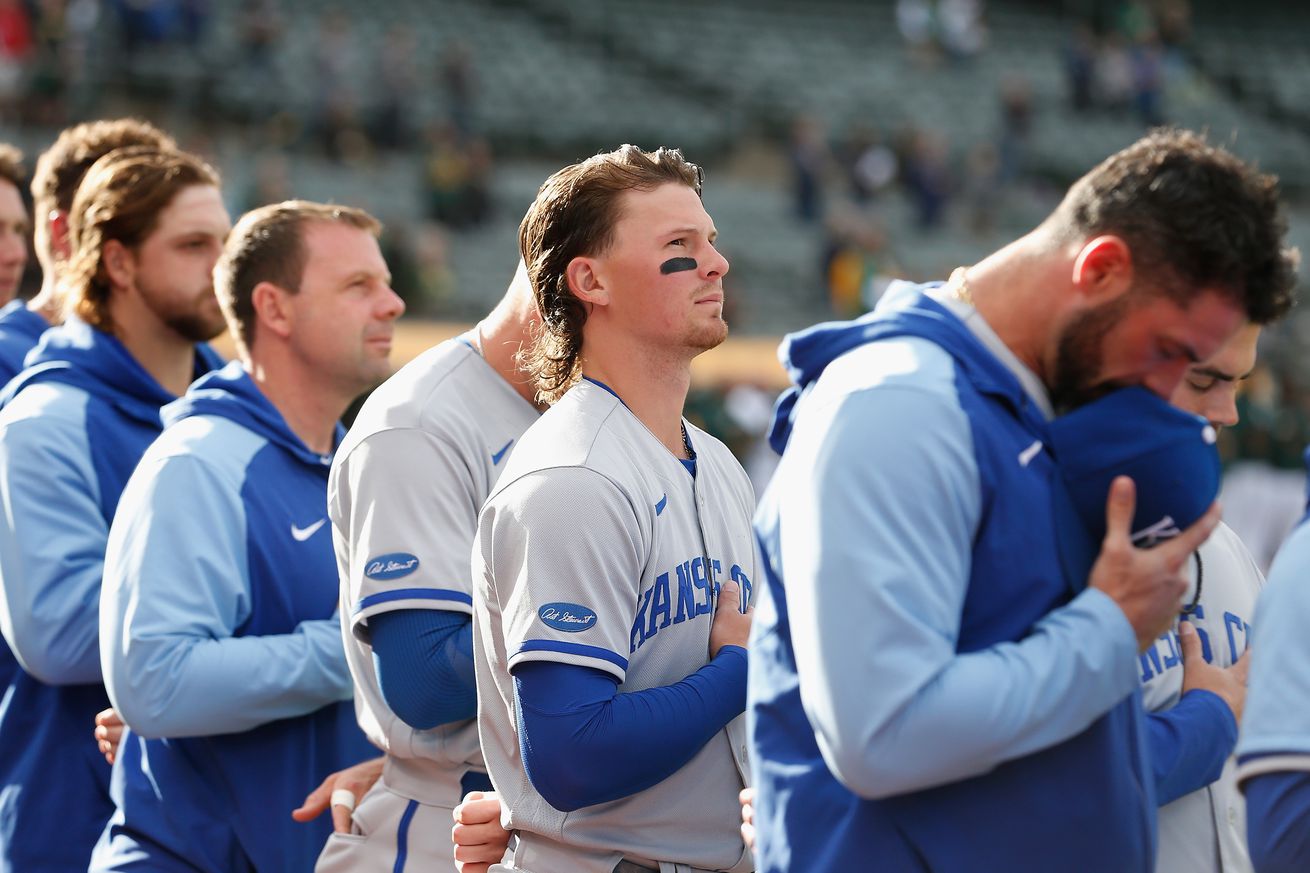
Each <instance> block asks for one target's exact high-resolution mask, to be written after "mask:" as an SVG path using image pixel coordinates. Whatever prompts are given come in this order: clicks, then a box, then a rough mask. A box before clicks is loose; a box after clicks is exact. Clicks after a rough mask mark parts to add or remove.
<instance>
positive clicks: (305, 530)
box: [291, 518, 327, 543]
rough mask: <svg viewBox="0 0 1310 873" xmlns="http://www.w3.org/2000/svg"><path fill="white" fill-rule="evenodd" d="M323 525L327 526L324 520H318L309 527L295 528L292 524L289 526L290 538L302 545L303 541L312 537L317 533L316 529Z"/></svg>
mask: <svg viewBox="0 0 1310 873" xmlns="http://www.w3.org/2000/svg"><path fill="white" fill-rule="evenodd" d="M325 524H327V519H326V518H320V519H319V520H318V521H316V522H314V523H313V524H311V525H310V526H309V527H296V526H295V525H294V524H293V525H291V538H292V539H294V540H295V541H296V542H298V543H303V542H304V541H305V540H307V539H309V538H310V537H312V536H313V535H314V534H315V533H316V532H317V531H318V529H319V528H320V527H322V526H323V525H325Z"/></svg>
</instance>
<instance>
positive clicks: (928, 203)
mask: <svg viewBox="0 0 1310 873" xmlns="http://www.w3.org/2000/svg"><path fill="white" fill-rule="evenodd" d="M948 159H949V153H948V149H947V144H946V141H945V140H944V139H943V137H942V135H941V134H939V133H933V132H929V131H926V130H919V131H915V132H913V133H912V134H911V135H910V140H909V152H908V154H907V156H906V159H905V172H904V174H903V176H902V178H903V179H904V180H905V185H906V187H907V188H908V189H909V191H910V196H911V197H912V198H913V200H914V208H915V216H916V218H917V221H918V225H919V229H920V230H924V231H931V230H936V229H937V228H939V227H941V225H942V222H943V221H944V220H945V217H946V206H947V203H948V202H949V200H950V197H951V189H952V187H953V180H952V178H951V170H950V165H949V163H948Z"/></svg>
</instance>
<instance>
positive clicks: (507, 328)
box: [474, 297, 537, 406]
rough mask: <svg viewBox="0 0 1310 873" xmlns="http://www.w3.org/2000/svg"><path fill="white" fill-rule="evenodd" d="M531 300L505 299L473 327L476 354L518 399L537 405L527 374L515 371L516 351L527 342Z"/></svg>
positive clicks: (517, 366) (533, 388)
mask: <svg viewBox="0 0 1310 873" xmlns="http://www.w3.org/2000/svg"><path fill="white" fill-rule="evenodd" d="M533 312H534V310H533V308H532V303H531V300H530V299H529V300H523V299H515V298H512V297H507V298H506V299H504V300H502V301H501V302H500V303H499V304H497V306H496V308H495V309H493V310H492V311H491V312H490V313H489V314H488V315H487V317H486V318H484V319H482V321H480V322H478V323H477V325H476V326H475V327H474V336H476V337H477V345H478V351H479V352H481V353H482V357H483V359H484V360H485V361H486V362H487V363H488V364H489V365H491V369H493V370H495V371H496V372H497V373H498V374H499V375H500V377H501V378H502V379H504V380H505V381H506V382H508V383H509V385H510V387H512V388H513V389H514V390H515V391H517V392H518V394H519V396H520V397H522V398H523V399H524V400H526V401H527V402H528V403H531V404H532V405H533V406H536V405H537V396H536V395H537V389H536V385H535V384H534V382H533V380H532V376H531V374H529V373H525V372H523V370H521V369H519V361H518V354H519V349H521V348H523V346H524V345H525V344H527V343H529V342H531V332H532V325H533Z"/></svg>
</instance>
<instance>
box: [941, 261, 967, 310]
mask: <svg viewBox="0 0 1310 873" xmlns="http://www.w3.org/2000/svg"><path fill="white" fill-rule="evenodd" d="M968 270H969V268H968V267H956V268H955V269H954V270H952V271H951V278H949V279H947V280H946V290H947V291H949V292H950V294H951V296H952V297H954V298H955V299H956V300H958V301H960V302H961V303H963V304H965V305H966V306H973V293H972V292H971V291H970V290H969V276H968Z"/></svg>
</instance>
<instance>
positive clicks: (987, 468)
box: [750, 131, 1295, 873]
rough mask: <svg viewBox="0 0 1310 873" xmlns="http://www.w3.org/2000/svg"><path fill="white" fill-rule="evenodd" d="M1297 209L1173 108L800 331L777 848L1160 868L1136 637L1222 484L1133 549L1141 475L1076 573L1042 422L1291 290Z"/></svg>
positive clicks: (781, 645) (1162, 384) (771, 691)
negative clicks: (1008, 215) (1038, 197)
mask: <svg viewBox="0 0 1310 873" xmlns="http://www.w3.org/2000/svg"><path fill="white" fill-rule="evenodd" d="M1239 227H1240V228H1241V232H1240V233H1239V232H1238V231H1237V228H1239ZM1284 231H1285V224H1284V223H1283V222H1282V220H1281V218H1280V216H1279V204H1278V198H1277V191H1276V185H1275V182H1274V180H1273V179H1272V178H1270V177H1266V176H1262V175H1260V174H1257V173H1256V172H1254V171H1253V170H1252V169H1251V168H1249V167H1247V166H1245V165H1243V164H1242V163H1241V162H1240V161H1238V160H1237V159H1236V158H1235V157H1233V156H1231V155H1230V154H1228V153H1226V152H1224V151H1223V150H1221V149H1218V148H1215V147H1213V146H1210V145H1209V144H1208V143H1206V142H1205V141H1204V139H1203V138H1202V137H1200V136H1197V135H1195V134H1192V133H1188V132H1183V131H1156V132H1153V133H1152V134H1150V135H1148V136H1147V137H1145V138H1143V139H1142V140H1140V141H1138V142H1137V143H1135V144H1133V145H1132V146H1129V147H1128V148H1127V149H1125V150H1123V151H1121V152H1119V153H1118V154H1116V155H1113V156H1111V157H1110V158H1109V159H1107V160H1106V161H1105V162H1103V163H1102V164H1101V165H1100V166H1098V167H1096V168H1095V169H1093V170H1092V171H1091V172H1090V173H1088V174H1087V175H1086V176H1084V177H1083V178H1082V179H1081V180H1079V181H1078V182H1076V183H1075V184H1074V185H1073V187H1072V188H1071V189H1070V191H1069V193H1068V194H1067V195H1066V197H1065V199H1064V201H1063V202H1062V203H1061V205H1060V206H1059V207H1057V209H1056V210H1055V211H1054V212H1053V213H1052V215H1051V216H1050V217H1049V218H1048V219H1047V220H1046V221H1044V222H1043V223H1042V224H1041V225H1040V226H1039V227H1038V228H1036V229H1035V230H1034V231H1032V232H1031V233H1029V234H1028V235H1026V236H1024V237H1022V238H1021V239H1019V240H1017V241H1015V242H1014V243H1012V244H1010V245H1008V246H1006V247H1005V248H1003V249H1001V250H1000V251H998V252H996V253H994V254H993V255H991V256H989V257H988V258H986V259H984V260H983V261H982V262H981V263H979V264H977V265H975V266H974V267H971V268H969V269H967V270H964V269H962V270H960V271H957V273H956V275H955V276H954V277H953V279H952V281H951V282H949V283H946V284H932V285H927V286H914V285H910V284H908V283H902V284H898V285H895V286H893V287H892V288H891V289H889V291H888V293H887V294H886V296H884V298H883V300H882V301H881V302H880V305H879V307H878V309H877V310H875V312H874V313H872V314H871V315H870V316H868V317H866V318H864V319H861V320H859V321H857V322H852V323H846V324H829V325H820V326H819V327H817V328H814V329H812V330H811V331H807V332H805V333H802V334H798V335H794V336H793V337H791V338H789V340H788V341H787V343H786V344H785V346H784V351H785V352H786V355H787V361H788V364H789V367H790V369H791V372H792V375H793V378H794V380H795V381H796V383H797V386H798V388H797V389H796V390H794V391H793V392H791V393H789V394H788V395H787V396H786V397H784V398H783V400H782V402H781V403H780V405H779V414H778V418H777V420H776V422H775V431H774V433H773V437H774V441H775V445H776V446H778V447H780V448H784V449H785V451H784V453H783V457H782V461H781V464H780V466H779V468H778V472H777V474H776V475H775V477H774V479H773V481H772V483H771V484H770V486H769V489H768V491H767V492H766V494H765V495H764V497H763V499H762V501H761V508H760V511H759V513H758V515H757V519H756V530H757V532H758V535H759V538H760V542H761V545H762V547H763V551H764V560H763V571H764V575H765V583H764V591H763V592H762V594H761V602H760V606H759V612H760V615H759V617H758V619H757V624H756V627H755V629H754V632H753V633H754V639H753V640H752V665H751V673H750V694H751V701H752V703H751V719H752V722H751V724H752V742H753V760H754V761H755V764H756V767H757V770H756V773H755V775H756V781H757V785H756V797H755V802H754V810H753V812H754V815H753V823H754V826H755V830H756V835H757V847H758V849H759V856H758V857H759V863H760V868H761V869H762V870H767V871H781V870H788V871H802V870H816V871H817V870H825V871H826V870H838V869H860V868H861V867H862V866H863V865H865V864H867V863H868V860H869V859H870V858H877V859H878V861H877V863H878V865H879V869H880V870H886V871H901V870H906V871H910V870H914V871H919V870H924V869H932V870H934V871H938V873H951V871H966V870H968V871H974V870H984V869H985V870H993V869H994V870H1034V869H1053V868H1060V867H1062V866H1067V865H1068V864H1070V863H1074V864H1076V865H1077V866H1078V867H1079V869H1086V870H1115V871H1149V870H1150V869H1152V867H1153V866H1154V864H1155V853H1156V840H1155V818H1156V811H1155V803H1154V790H1153V789H1154V785H1153V778H1152V773H1151V772H1150V770H1149V769H1148V767H1149V761H1148V756H1147V755H1146V754H1145V752H1146V750H1145V748H1144V743H1143V733H1144V731H1143V727H1144V725H1143V717H1142V711H1141V705H1140V701H1139V700H1138V698H1137V694H1138V693H1139V687H1140V683H1141V662H1140V661H1139V659H1138V655H1139V653H1141V652H1142V651H1145V650H1146V649H1148V648H1149V647H1150V646H1152V645H1153V644H1154V642H1155V640H1156V639H1157V637H1158V636H1159V635H1160V634H1161V633H1162V632H1163V631H1164V630H1166V629H1167V628H1168V627H1169V625H1170V623H1171V622H1172V620H1173V619H1174V617H1175V616H1176V614H1177V610H1178V604H1179V601H1180V599H1181V598H1182V596H1183V594H1184V592H1185V590H1186V585H1187V582H1186V577H1185V575H1184V565H1185V563H1186V562H1187V561H1190V560H1191V553H1192V551H1194V550H1195V548H1196V546H1197V545H1199V544H1200V543H1201V542H1202V541H1204V539H1205V538H1206V536H1207V535H1208V534H1209V532H1210V530H1211V529H1212V528H1213V527H1214V525H1215V524H1216V523H1217V521H1218V512H1217V508H1215V507H1212V508H1211V510H1210V511H1209V512H1208V513H1206V514H1204V515H1203V516H1202V517H1201V518H1200V520H1199V521H1198V522H1196V523H1195V524H1194V525H1193V526H1191V527H1190V528H1188V529H1186V530H1185V531H1183V532H1182V533H1181V534H1180V535H1179V536H1178V537H1176V538H1174V539H1172V540H1169V541H1167V542H1164V543H1162V544H1161V545H1158V546H1156V547H1155V548H1154V549H1150V550H1143V549H1135V548H1133V547H1132V545H1131V540H1130V538H1129V524H1130V521H1131V518H1132V515H1133V505H1134V498H1133V489H1132V485H1131V483H1130V482H1128V481H1127V480H1125V479H1121V480H1119V481H1117V482H1116V483H1115V484H1114V487H1113V489H1112V490H1111V491H1110V497H1109V501H1108V505H1107V520H1108V522H1109V523H1108V524H1107V528H1108V531H1109V533H1108V534H1107V536H1106V537H1105V540H1104V543H1103V545H1102V547H1101V550H1100V554H1099V557H1098V558H1097V559H1096V561H1095V566H1094V567H1093V569H1092V571H1091V574H1090V577H1089V578H1088V579H1087V580H1086V582H1085V584H1084V580H1080V579H1066V578H1065V573H1064V568H1063V564H1062V561H1061V559H1060V552H1059V549H1058V546H1057V539H1056V536H1055V526H1054V522H1053V520H1052V517H1051V516H1052V514H1051V513H1050V512H1049V511H1047V510H1044V509H1043V507H1048V506H1051V505H1052V500H1053V499H1054V498H1055V497H1056V496H1057V492H1056V489H1057V488H1060V487H1061V486H1060V484H1059V483H1058V482H1057V480H1056V479H1055V475H1056V470H1057V466H1056V464H1057V459H1056V457H1055V456H1054V454H1053V453H1052V451H1051V450H1050V448H1049V435H1048V425H1047V422H1048V419H1049V418H1051V417H1052V416H1053V414H1054V412H1055V410H1057V409H1068V408H1072V407H1075V406H1078V405H1081V404H1082V403H1084V402H1086V401H1088V400H1090V399H1093V398H1095V397H1098V396H1100V395H1101V394H1103V393H1105V392H1106V391H1108V390H1109V389H1110V388H1113V387H1115V386H1119V385H1132V384H1140V385H1143V386H1145V387H1147V388H1149V389H1150V390H1151V391H1153V392H1154V393H1155V394H1157V395H1158V396H1162V397H1167V396H1169V395H1170V394H1172V392H1173V390H1174V389H1175V388H1176V387H1177V384H1178V382H1179V380H1181V379H1182V377H1183V375H1184V372H1185V370H1186V369H1187V367H1188V366H1189V365H1190V364H1191V363H1193V362H1195V361H1199V360H1203V359H1205V358H1207V357H1209V356H1211V355H1212V354H1213V353H1214V352H1215V351H1217V350H1218V349H1219V348H1220V347H1221V346H1222V345H1223V344H1224V343H1225V342H1226V341H1227V340H1228V339H1229V337H1231V336H1232V335H1233V334H1234V333H1236V331H1237V330H1238V328H1239V327H1240V326H1241V325H1242V323H1243V321H1244V320H1250V321H1253V322H1256V323H1263V322H1266V321H1269V320H1271V319H1272V318H1274V317H1277V316H1278V315H1279V314H1281V313H1282V312H1284V311H1286V309H1287V308H1288V306H1289V305H1290V302H1291V297H1290V292H1291V289H1292V287H1293V285H1294V281H1295V280H1294V270H1293V263H1294V260H1295V259H1294V255H1293V253H1292V252H1290V251H1289V250H1287V249H1285V248H1284V247H1283V244H1282V239H1281V238H1282V236H1283V233H1284ZM1238 241H1240V243H1239V242H1238ZM892 423H894V424H892ZM851 676H861V677H872V679H871V681H873V682H874V683H876V692H875V693H867V694H851V693H850V682H849V677H851ZM1035 677H1040V681H1038V680H1037V679H1036V678H1035ZM816 820H817V821H823V822H825V823H827V826H825V827H823V828H815V827H814V824H813V823H814V822H815V821H816ZM1071 859H1076V860H1073V861H1071Z"/></svg>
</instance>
